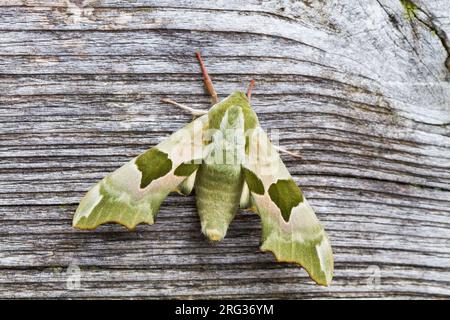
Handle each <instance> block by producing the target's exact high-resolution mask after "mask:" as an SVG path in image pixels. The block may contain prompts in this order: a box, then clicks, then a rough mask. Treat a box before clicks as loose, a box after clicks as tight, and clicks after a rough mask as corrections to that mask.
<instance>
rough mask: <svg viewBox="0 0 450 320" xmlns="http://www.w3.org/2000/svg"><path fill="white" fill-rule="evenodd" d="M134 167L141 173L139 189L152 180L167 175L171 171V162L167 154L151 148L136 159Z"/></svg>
mask: <svg viewBox="0 0 450 320" xmlns="http://www.w3.org/2000/svg"><path fill="white" fill-rule="evenodd" d="M136 166H137V167H138V169H139V171H141V172H142V179H141V189H144V188H145V187H147V186H148V185H149V184H150V183H151V182H152V181H153V180H156V179H158V178H161V177H163V176H165V175H166V174H168V173H169V172H170V170H171V169H172V161H171V160H170V159H169V156H168V154H167V153H165V152H162V151H160V150H158V149H156V148H151V149H150V150H148V151H147V152H145V153H143V154H141V155H140V156H139V157H138V158H137V159H136Z"/></svg>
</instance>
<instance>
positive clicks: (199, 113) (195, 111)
mask: <svg viewBox="0 0 450 320" xmlns="http://www.w3.org/2000/svg"><path fill="white" fill-rule="evenodd" d="M161 102H165V103H168V104H171V105H173V106H176V107H178V108H180V109H183V110H186V111H189V112H190V113H191V114H192V115H193V116H194V117H199V116H202V115H204V114H207V113H208V111H205V110H200V109H194V108H191V107H188V106H186V105H184V104H181V103H178V102H176V101H173V100H171V99H161Z"/></svg>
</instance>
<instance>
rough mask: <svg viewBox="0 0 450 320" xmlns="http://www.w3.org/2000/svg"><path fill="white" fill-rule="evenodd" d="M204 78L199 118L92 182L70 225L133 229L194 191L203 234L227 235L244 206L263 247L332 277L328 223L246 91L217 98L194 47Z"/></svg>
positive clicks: (320, 276) (323, 280)
mask: <svg viewBox="0 0 450 320" xmlns="http://www.w3.org/2000/svg"><path fill="white" fill-rule="evenodd" d="M197 58H198V60H199V62H200V67H201V71H202V74H203V80H204V83H205V87H206V89H207V91H208V92H209V93H210V95H211V97H212V102H213V105H212V107H211V108H210V109H209V111H207V112H206V111H202V110H196V109H192V108H190V107H187V106H185V105H181V104H178V103H176V102H174V101H172V100H164V101H165V102H168V103H171V104H174V105H176V106H178V107H181V108H183V109H186V110H189V111H190V112H191V113H192V114H193V115H194V116H195V117H196V118H194V120H193V121H192V122H191V123H189V124H188V125H186V126H185V127H184V128H182V129H179V130H178V131H176V132H175V133H173V134H172V135H171V136H170V137H169V138H168V139H166V140H164V141H162V142H161V143H159V144H158V145H156V146H154V147H153V148H151V149H149V150H148V151H146V152H144V153H143V154H141V155H139V156H137V157H136V158H134V159H132V160H131V161H130V162H128V163H126V164H125V165H123V166H122V167H120V168H119V169H117V170H116V171H114V172H113V173H111V174H109V175H108V176H106V177H105V178H104V179H103V180H101V181H100V182H98V183H97V184H96V185H94V186H93V187H92V188H91V189H90V190H89V191H88V193H87V194H86V195H85V196H84V198H83V199H82V200H81V202H80V204H79V206H78V208H77V210H76V212H75V215H74V218H73V226H74V227H75V228H79V229H95V228H97V227H98V226H99V225H101V224H104V223H119V224H122V225H124V226H125V227H127V228H128V229H134V228H135V227H136V225H138V224H140V223H147V224H153V223H154V222H155V219H156V215H157V213H158V211H159V207H160V205H161V203H162V201H163V200H164V199H165V198H166V197H167V195H168V194H169V193H171V192H174V191H175V192H178V193H181V194H183V195H189V194H191V192H192V191H194V190H195V198H196V206H197V210H198V214H199V216H200V222H201V230H202V233H203V234H204V235H205V236H206V237H207V238H208V239H210V240H211V241H220V240H222V239H223V238H224V237H225V234H226V232H227V229H228V226H229V224H230V222H231V221H232V220H233V218H234V217H235V215H236V213H237V211H238V209H239V208H241V209H246V210H251V211H254V212H255V213H257V214H258V215H259V217H260V218H261V224H262V244H261V247H260V249H261V250H262V251H270V252H272V253H273V254H274V255H275V257H276V260H277V261H279V262H291V263H296V264H298V265H300V266H302V267H303V268H304V269H305V270H306V271H307V272H308V274H309V275H310V277H311V278H312V279H313V280H314V281H316V282H317V283H318V284H321V285H329V284H330V282H331V279H332V277H333V267H334V262H333V253H332V249H331V245H330V241H329V240H328V236H327V234H326V233H325V231H324V228H323V227H322V225H321V224H320V222H319V220H318V219H317V217H316V215H315V213H314V210H313V209H312V207H311V206H310V205H309V204H308V201H307V200H306V198H305V197H304V195H303V193H302V192H301V191H300V189H299V187H298V186H297V185H296V183H295V182H294V180H293V179H292V177H291V175H290V174H289V172H288V170H287V169H286V166H285V165H284V163H283V161H282V160H281V158H280V155H279V153H278V150H281V151H283V149H280V148H279V147H276V146H274V145H272V143H271V142H270V140H269V138H268V136H267V134H266V133H265V132H264V131H263V129H262V128H261V126H260V124H259V121H258V117H257V115H256V113H255V112H254V111H253V109H252V107H251V104H250V100H251V93H252V88H253V84H254V82H253V81H252V82H251V84H250V86H249V88H248V91H247V93H246V94H245V93H243V92H241V91H235V92H233V93H232V94H231V95H229V96H228V97H227V98H225V99H224V100H222V101H219V99H218V97H217V93H216V91H215V90H214V86H213V83H212V81H211V78H210V77H209V75H208V72H207V71H206V67H205V65H204V62H203V60H202V58H201V56H200V54H199V53H198V52H197Z"/></svg>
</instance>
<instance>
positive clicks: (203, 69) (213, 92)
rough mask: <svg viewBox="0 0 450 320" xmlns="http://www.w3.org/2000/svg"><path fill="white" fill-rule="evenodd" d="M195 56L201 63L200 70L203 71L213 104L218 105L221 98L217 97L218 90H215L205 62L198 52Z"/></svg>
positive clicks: (204, 80)
mask: <svg viewBox="0 0 450 320" xmlns="http://www.w3.org/2000/svg"><path fill="white" fill-rule="evenodd" d="M195 55H196V56H197V60H198V62H199V63H200V68H201V69H202V74H203V82H204V83H205V87H206V90H208V92H209V94H210V95H211V97H212V100H213V104H216V103H217V102H219V98H218V97H217V93H216V90H214V86H213V83H212V80H211V78H210V77H209V74H208V71H207V70H206V67H205V62H204V61H203V59H202V56H201V55H200V52H199V51H196V52H195Z"/></svg>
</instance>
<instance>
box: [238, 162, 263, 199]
mask: <svg viewBox="0 0 450 320" xmlns="http://www.w3.org/2000/svg"><path fill="white" fill-rule="evenodd" d="M242 169H243V171H244V177H245V182H246V183H247V186H248V188H249V190H250V191H251V192H254V193H256V194H264V185H263V183H262V182H261V180H260V179H259V178H258V177H257V176H256V174H255V173H254V172H253V171H251V170H249V169H247V168H242Z"/></svg>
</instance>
